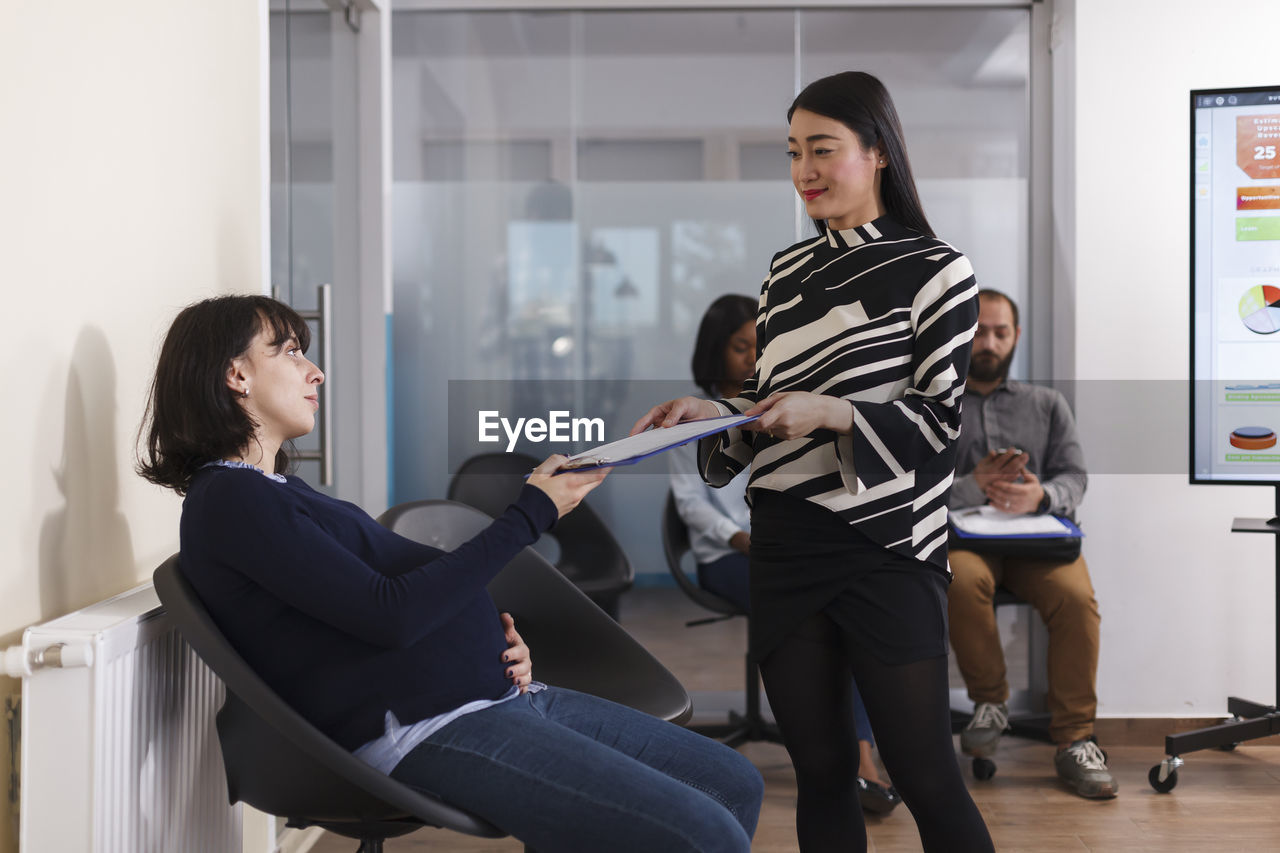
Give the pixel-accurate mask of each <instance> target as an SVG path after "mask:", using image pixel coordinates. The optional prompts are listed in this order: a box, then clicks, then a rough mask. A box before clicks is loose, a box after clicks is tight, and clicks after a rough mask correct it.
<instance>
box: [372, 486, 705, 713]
mask: <svg viewBox="0 0 1280 853" xmlns="http://www.w3.org/2000/svg"><path fill="white" fill-rule="evenodd" d="M505 507H506V504H503V508H505ZM581 509H582V505H581V504H579V505H578V507H577V509H575V510H574V511H573V512H572V513H570V514H569V515H568V516H566V518H565V519H561V523H562V524H563V523H564V521H565V520H567V519H569V518H573V516H575V515H577V514H578V512H579V511H580V510H581ZM492 520H493V519H492V518H490V517H489V516H488V515H486V514H485V513H483V512H481V511H479V510H477V509H475V508H474V507H470V506H466V505H464V504H461V503H456V502H454V501H414V502H412V503H405V504H400V505H399V506H394V507H392V508H391V509H389V510H387V511H386V512H385V513H383V514H382V515H381V516H380V517H379V518H378V521H379V522H381V523H382V524H383V525H385V526H386V527H389V528H390V529H392V530H394V531H395V532H396V533H399V534H400V535H401V536H405V537H408V538H410V539H413V540H415V541H418V542H422V543H423V544H426V545H431V546H433V547H436V548H440V549H443V550H452V549H454V548H456V547H458V546H459V545H461V544H462V543H464V542H466V541H467V540H468V539H470V538H472V537H473V536H475V535H476V534H477V533H479V532H480V531H481V530H483V529H484V528H485V527H487V526H488V525H489V523H490V522H491V521H492ZM488 589H489V594H490V595H491V596H492V597H493V600H494V602H495V603H496V604H497V605H498V609H499V610H504V611H507V612H509V613H510V614H511V615H512V617H513V618H514V619H515V620H516V629H517V630H518V631H519V632H520V636H522V637H523V638H524V640H525V642H526V643H527V644H528V646H529V648H530V649H531V650H532V653H533V673H534V677H535V678H537V679H538V680H539V681H544V682H546V683H547V684H554V685H556V686H557V687H568V688H570V689H573V690H578V691H581V692H583V693H590V694H592V695H593V696H599V697H601V698H603V699H609V700H612V701H614V702H617V703H619V704H622V705H627V706H629V707H631V708H635V709H637V710H639V711H644V712H645V713H648V714H652V715H653V716H655V717H660V718H662V719H664V720H670V721H672V722H674V723H684V722H685V721H686V720H688V719H689V716H690V715H691V714H692V708H691V706H690V703H689V694H688V693H686V692H685V689H684V687H683V686H682V685H681V684H680V682H679V681H678V680H677V679H676V677H675V676H674V675H672V674H671V672H670V671H669V670H668V669H667V668H666V667H664V666H663V665H662V664H661V663H659V662H658V659H657V658H655V657H654V656H653V655H651V654H649V651H648V650H647V649H645V647H644V646H642V645H640V643H639V642H637V641H636V640H635V639H634V638H633V637H632V636H631V635H630V634H628V633H627V632H626V631H625V630H623V628H622V627H621V626H620V625H618V624H617V622H615V621H614V620H613V619H611V618H610V617H609V616H608V614H606V613H605V612H604V611H603V610H602V609H601V608H599V607H598V606H596V605H595V604H593V603H592V602H591V601H590V600H589V599H588V598H587V597H586V595H584V594H583V593H582V592H581V591H579V590H578V589H576V588H575V587H574V585H573V584H572V583H570V582H569V581H568V580H567V579H566V578H565V576H564V575H562V574H561V573H560V572H558V571H557V570H556V569H555V567H553V566H552V565H551V564H550V563H549V562H547V561H546V559H545V558H543V556H542V555H541V554H539V553H538V552H536V551H534V550H533V549H532V548H525V549H524V550H523V551H521V552H520V553H519V554H518V555H517V556H516V558H515V559H513V560H512V561H511V562H510V563H508V564H507V567H506V568H505V569H503V570H502V572H501V573H500V574H499V575H498V576H497V577H496V578H494V579H493V580H492V581H491V582H490V583H489V587H488Z"/></svg>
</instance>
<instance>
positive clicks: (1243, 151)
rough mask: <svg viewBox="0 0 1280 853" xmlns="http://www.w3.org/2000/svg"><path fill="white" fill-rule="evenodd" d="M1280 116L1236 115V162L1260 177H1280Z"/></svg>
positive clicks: (1246, 170)
mask: <svg viewBox="0 0 1280 853" xmlns="http://www.w3.org/2000/svg"><path fill="white" fill-rule="evenodd" d="M1277 149H1280V116H1277V115H1276V114H1274V113H1272V114H1270V115H1252V116H1236V164H1237V165H1238V166H1239V167H1240V168H1241V169H1243V170H1244V173H1245V174H1246V175H1248V176H1249V177H1251V178H1253V179H1254V180H1256V181H1261V180H1265V179H1267V178H1280V156H1277Z"/></svg>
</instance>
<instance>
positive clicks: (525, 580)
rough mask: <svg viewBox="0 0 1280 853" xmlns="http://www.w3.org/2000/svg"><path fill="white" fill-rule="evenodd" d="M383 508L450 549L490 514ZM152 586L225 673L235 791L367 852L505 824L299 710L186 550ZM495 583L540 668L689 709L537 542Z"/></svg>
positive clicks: (623, 698) (436, 506)
mask: <svg viewBox="0 0 1280 853" xmlns="http://www.w3.org/2000/svg"><path fill="white" fill-rule="evenodd" d="M382 520H383V521H384V523H385V524H387V525H388V526H391V527H392V528H393V529H395V530H397V532H399V533H401V535H405V536H409V537H411V538H416V539H419V540H420V541H423V542H426V543H428V544H433V545H435V546H436V547H439V548H447V549H452V548H455V547H457V546H458V545H460V544H461V543H463V542H465V541H466V540H468V539H470V538H471V537H472V536H474V535H475V534H476V533H478V532H479V531H480V530H481V529H483V528H484V527H485V526H487V525H488V524H489V522H490V521H491V519H489V518H487V517H486V516H484V515H483V514H482V513H480V512H478V511H477V510H475V509H472V508H471V507H467V506H463V505H461V504H454V503H451V502H449V501H423V502H419V503H416V504H405V505H403V506H399V507H394V508H392V509H391V510H388V512H387V513H386V514H384V516H383V519H382ZM155 588H156V593H157V594H158V595H159V597H160V601H161V602H162V603H163V604H164V606H165V610H166V612H167V614H168V617H169V619H170V620H171V621H172V622H173V624H174V626H175V627H176V628H177V629H178V631H179V632H180V633H181V634H182V636H183V638H184V639H185V640H186V641H187V643H188V644H190V645H191V647H192V648H193V649H194V650H195V652H196V654H197V655H199V656H200V658H201V659H202V660H203V661H204V662H205V663H206V664H207V665H208V666H209V668H210V669H212V670H213V671H214V673H215V674H216V675H217V676H218V677H219V678H221V679H222V681H223V682H224V683H225V684H226V687H227V698H226V702H225V704H224V705H223V707H222V710H220V711H219V712H218V716H217V728H218V737H219V741H220V742H221V744H222V755H223V763H224V765H225V767H226V773H227V789H228V792H229V794H230V799H231V802H232V803H235V802H245V803H248V804H249V805H251V806H253V807H254V808H257V809H259V810H260V811H264V812H266V813H268V814H274V815H280V816H283V817H285V818H287V819H288V825H289V826H295V827H300V828H302V827H308V826H320V827H322V828H324V829H327V830H329V831H330V832H334V833H337V834H339V835H343V836H346V837H349V838H358V839H359V840H360V842H361V845H360V853H380V851H381V850H382V843H383V841H384V840H385V839H387V838H394V837H396V836H399V835H404V834H406V833H409V832H413V831H414V830H416V829H421V828H422V827H423V826H437V827H442V828H445V829H452V830H455V831H457V832H462V833H465V834H468V835H477V836H482V837H486V838H499V837H502V836H503V835H505V833H504V832H502V831H501V830H500V829H498V828H497V827H495V826H493V825H491V824H489V823H488V822H486V821H484V820H482V819H481V818H478V817H476V816H475V815H471V814H469V813H467V812H465V811H462V810H461V809H457V808H454V807H453V806H450V805H449V804H447V803H445V802H444V801H442V800H439V799H437V798H436V797H434V796H431V795H429V794H425V793H421V792H419V791H417V790H415V789H413V788H410V787H408V786H406V785H402V784H401V783H399V782H397V781H396V780H395V779H392V778H391V777H390V776H387V775H385V774H383V773H380V772H378V771H377V770H374V769H373V768H372V767H370V766H369V765H367V764H365V763H364V762H363V761H360V760H359V759H358V758H356V757H355V756H354V755H352V754H351V753H349V752H347V751H346V750H345V749H343V748H342V747H340V746H338V745H337V744H336V743H334V742H333V741H332V740H330V739H329V738H328V736H326V735H325V734H323V733H322V732H320V731H319V730H318V729H316V728H315V727H314V726H312V725H311V724H310V723H309V722H307V720H306V719H304V718H303V717H302V716H301V715H300V714H298V713H297V712H296V711H294V710H293V709H292V708H291V707H290V706H289V705H288V704H287V703H285V702H284V700H282V699H281V698H280V697H279V696H278V695H276V693H275V691H273V690H272V689H271V688H270V687H268V686H267V685H266V684H265V683H264V682H263V681H262V679H261V678H259V677H258V675H257V674H256V673H255V672H253V670H252V669H250V668H249V666H248V664H246V663H245V662H244V659H243V658H241V657H240V655H239V654H238V653H237V652H236V651H235V650H234V649H233V648H232V647H231V645H230V643H228V642H227V640H226V638H225V637H224V636H223V635H222V632H221V631H220V630H219V629H218V627H217V625H216V624H215V623H214V621H213V619H212V617H210V616H209V613H208V611H207V610H205V608H204V605H203V604H202V603H201V602H200V600H199V598H198V597H197V596H196V594H195V591H194V590H193V589H192V588H191V586H190V584H188V583H187V581H186V579H185V578H183V577H182V575H181V573H180V572H179V571H178V558H177V556H174V557H171V558H169V559H168V560H167V561H165V563H164V564H162V565H161V566H160V567H159V568H158V569H156V571H155ZM488 589H489V592H490V594H491V595H492V596H493V598H494V600H495V602H497V604H498V606H499V607H500V608H501V609H504V610H507V611H509V612H511V613H512V615H513V616H514V617H515V619H516V624H517V627H518V629H519V631H520V634H521V636H522V637H524V639H525V641H526V642H527V643H528V644H529V646H530V648H531V649H533V650H534V652H533V662H534V672H535V674H536V676H537V678H538V679H539V680H541V681H546V682H548V683H551V684H556V685H560V686H564V687H570V688H573V689H576V690H580V691H582V692H585V693H591V694H594V695H597V696H602V697H604V698H607V699H612V700H614V701H617V702H620V703H622V704H626V705H630V706H631V707H634V708H637V709H638V710H641V711H646V712H648V713H651V714H654V715H655V716H659V717H662V718H663V719H667V720H671V721H672V722H675V723H682V722H684V721H685V720H686V719H688V717H689V714H690V713H691V711H690V704H689V696H688V694H687V693H686V692H685V690H684V688H683V687H682V686H681V685H680V682H679V681H677V680H676V678H675V676H673V675H672V674H671V673H670V672H669V671H668V670H667V669H666V668H665V667H663V666H662V665H661V664H660V663H658V661H657V660H656V659H654V658H653V656H652V655H650V654H649V653H648V652H647V651H646V650H645V649H644V648H643V647H642V646H640V644H639V643H637V642H636V641H635V640H634V639H632V637H631V636H630V635H629V634H627V633H626V632H625V631H624V630H622V628H621V627H620V626H619V625H618V624H617V623H616V622H614V621H613V620H612V619H610V618H609V617H608V616H607V615H606V614H604V613H603V612H601V611H600V609H599V608H598V607H596V606H595V605H594V604H592V603H591V602H590V601H589V600H588V599H587V598H586V597H585V596H584V595H583V594H582V593H580V592H579V591H578V590H576V589H574V587H573V585H572V584H570V583H569V582H568V581H567V580H565V578H564V577H563V576H562V575H561V574H560V573H559V572H557V571H556V570H555V569H554V568H553V567H552V566H551V565H550V564H549V563H547V562H546V561H545V560H544V559H543V558H542V557H541V556H540V555H539V554H537V553H536V552H535V551H533V550H532V549H529V548H526V549H524V550H523V551H522V552H521V553H520V554H519V555H517V556H516V558H515V559H513V560H512V561H511V562H510V563H509V564H508V565H507V567H506V568H505V569H503V571H502V572H500V573H499V574H498V576H497V577H496V578H494V579H493V581H491V582H490V584H489V587H488ZM527 849H528V848H526V850H527Z"/></svg>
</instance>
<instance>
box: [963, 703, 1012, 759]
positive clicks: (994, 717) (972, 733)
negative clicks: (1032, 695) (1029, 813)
mask: <svg viewBox="0 0 1280 853" xmlns="http://www.w3.org/2000/svg"><path fill="white" fill-rule="evenodd" d="M1008 730H1009V706H1008V705H1006V704H1005V703H1003V702H1000V703H996V702H979V703H978V705H977V707H976V708H974V709H973V719H972V720H970V721H969V725H967V726H965V727H964V731H962V732H960V751H961V752H963V753H964V754H965V755H972V756H974V757H976V758H990V757H991V756H993V755H995V754H996V744H998V743H1000V735H1002V734H1004V733H1005V732H1006V731H1008Z"/></svg>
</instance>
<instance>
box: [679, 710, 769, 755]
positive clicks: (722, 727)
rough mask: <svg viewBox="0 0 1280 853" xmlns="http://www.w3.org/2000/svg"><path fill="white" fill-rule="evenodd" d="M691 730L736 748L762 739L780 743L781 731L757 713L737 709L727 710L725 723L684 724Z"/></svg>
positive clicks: (767, 741)
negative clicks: (727, 714)
mask: <svg viewBox="0 0 1280 853" xmlns="http://www.w3.org/2000/svg"><path fill="white" fill-rule="evenodd" d="M685 728H687V729H689V731H691V732H697V733H698V734H700V735H704V736H705V737H709V738H712V739H714V740H718V741H720V742H721V743H722V744H724V745H725V746H727V747H731V748H734V749H736V748H737V747H739V746H741V745H742V744H744V743H752V742H756V741H764V742H766V743H782V732H780V731H779V730H778V727H777V726H776V725H774V724H773V723H771V722H769V721H767V720H765V719H764V718H763V717H761V716H759V715H758V714H757V715H755V716H749V715H745V714H739V713H738V712H737V711H730V712H729V721H728V722H727V723H705V724H702V725H696V726H686V727H685Z"/></svg>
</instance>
